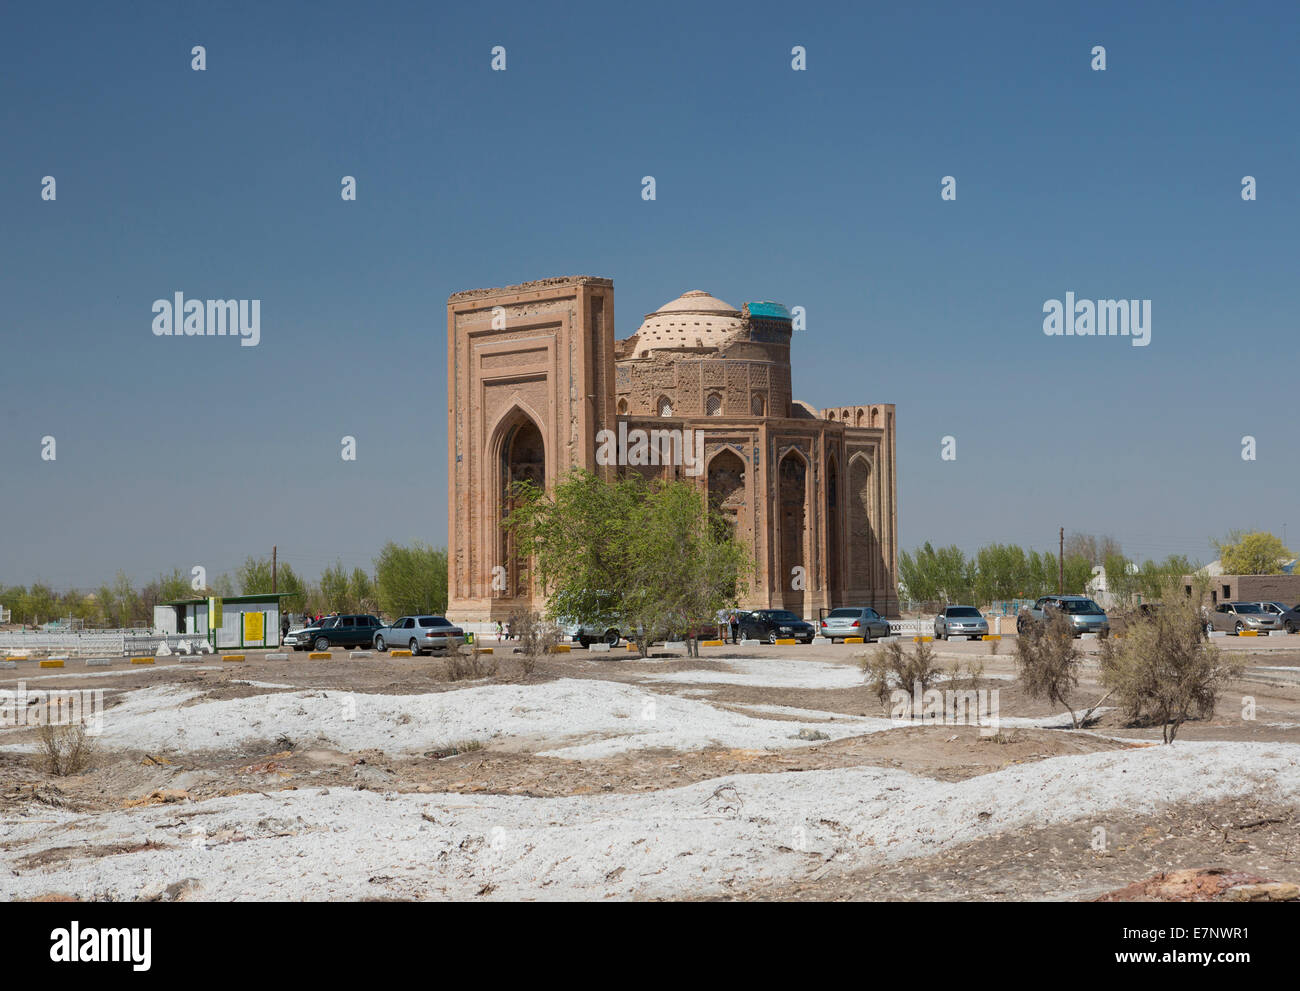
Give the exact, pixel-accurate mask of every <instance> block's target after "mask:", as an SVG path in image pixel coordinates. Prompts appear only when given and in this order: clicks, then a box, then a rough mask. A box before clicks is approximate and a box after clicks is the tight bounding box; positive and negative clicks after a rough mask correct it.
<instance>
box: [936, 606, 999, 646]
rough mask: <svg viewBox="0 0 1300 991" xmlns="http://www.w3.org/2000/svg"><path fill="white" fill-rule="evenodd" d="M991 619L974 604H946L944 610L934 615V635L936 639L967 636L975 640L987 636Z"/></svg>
mask: <svg viewBox="0 0 1300 991" xmlns="http://www.w3.org/2000/svg"><path fill="white" fill-rule="evenodd" d="M988 632H989V621H988V620H987V619H985V618H984V616H983V614H982V613H981V612H980V611H979V610H978V609H976V608H975V607H974V606H945V607H944V610H943V612H941V613H939V615H938V616H936V617H934V636H935V639H936V640H947V639H948V638H949V637H966V638H967V639H968V640H974V639H976V638H978V637H983V636H986V635H987V634H988Z"/></svg>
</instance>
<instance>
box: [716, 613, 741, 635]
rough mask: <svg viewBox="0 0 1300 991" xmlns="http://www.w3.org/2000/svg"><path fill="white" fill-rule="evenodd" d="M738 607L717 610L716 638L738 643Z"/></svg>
mask: <svg viewBox="0 0 1300 991" xmlns="http://www.w3.org/2000/svg"><path fill="white" fill-rule="evenodd" d="M740 613H741V610H739V609H719V610H718V617H717V618H718V639H719V640H722V641H724V642H730V643H740Z"/></svg>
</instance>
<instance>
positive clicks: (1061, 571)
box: [1056, 527, 1065, 595]
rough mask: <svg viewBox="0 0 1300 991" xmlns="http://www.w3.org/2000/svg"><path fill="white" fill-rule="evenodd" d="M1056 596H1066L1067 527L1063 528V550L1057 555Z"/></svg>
mask: <svg viewBox="0 0 1300 991" xmlns="http://www.w3.org/2000/svg"><path fill="white" fill-rule="evenodd" d="M1056 567H1057V576H1056V594H1057V595H1064V594H1065V527H1061V550H1060V553H1058V554H1057V555H1056Z"/></svg>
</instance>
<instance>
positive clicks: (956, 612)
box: [948, 606, 980, 619]
mask: <svg viewBox="0 0 1300 991" xmlns="http://www.w3.org/2000/svg"><path fill="white" fill-rule="evenodd" d="M948 615H949V616H955V617H960V618H963V619H979V618H980V611H979V610H978V609H976V608H975V607H974V606H949V607H948Z"/></svg>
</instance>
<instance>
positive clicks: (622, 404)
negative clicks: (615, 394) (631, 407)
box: [618, 399, 627, 416]
mask: <svg viewBox="0 0 1300 991" xmlns="http://www.w3.org/2000/svg"><path fill="white" fill-rule="evenodd" d="M618 415H619V416H627V400H626V399H620V400H619V401H618Z"/></svg>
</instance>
